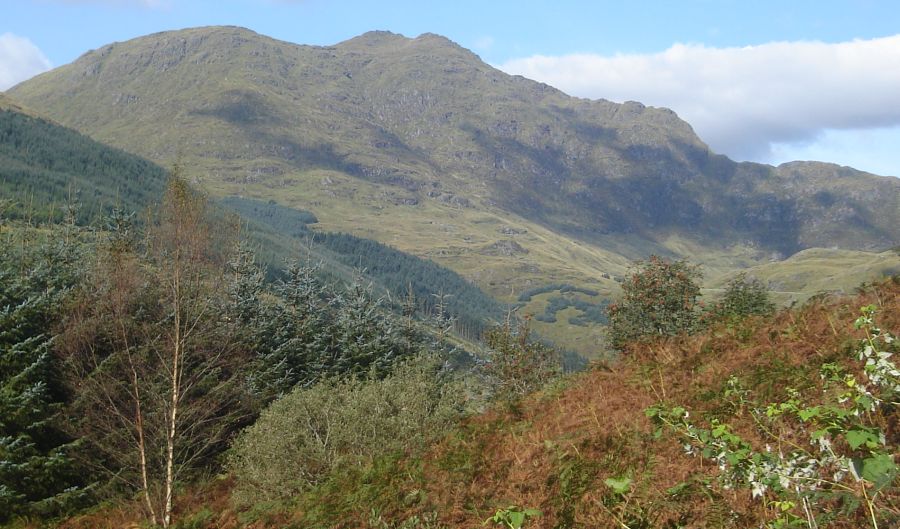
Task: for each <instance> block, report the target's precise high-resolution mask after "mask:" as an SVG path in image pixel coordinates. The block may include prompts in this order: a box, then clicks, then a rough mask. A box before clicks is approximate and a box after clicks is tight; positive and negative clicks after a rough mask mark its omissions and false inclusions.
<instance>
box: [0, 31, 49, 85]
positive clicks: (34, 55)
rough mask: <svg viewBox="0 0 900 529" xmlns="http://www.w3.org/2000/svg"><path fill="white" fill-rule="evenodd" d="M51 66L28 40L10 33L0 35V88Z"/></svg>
mask: <svg viewBox="0 0 900 529" xmlns="http://www.w3.org/2000/svg"><path fill="white" fill-rule="evenodd" d="M51 66H52V65H51V64H50V61H49V60H48V59H47V57H45V56H44V54H43V53H42V52H41V50H40V49H38V47H37V46H35V45H34V44H33V43H32V42H31V41H30V40H28V39H26V38H25V37H20V36H18V35H13V34H12V33H3V34H2V35H0V90H6V89H7V88H9V87H11V86H13V85H15V84H17V83H19V82H21V81H24V80H26V79H28V78H30V77H33V76H35V75H37V74H39V73H41V72H44V71H47V70H49V69H50V68H51Z"/></svg>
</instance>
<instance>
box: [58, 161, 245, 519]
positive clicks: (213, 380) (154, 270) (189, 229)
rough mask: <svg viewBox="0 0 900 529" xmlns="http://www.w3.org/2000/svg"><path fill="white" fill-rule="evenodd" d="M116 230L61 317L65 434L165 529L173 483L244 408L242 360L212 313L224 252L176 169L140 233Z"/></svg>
mask: <svg viewBox="0 0 900 529" xmlns="http://www.w3.org/2000/svg"><path fill="white" fill-rule="evenodd" d="M121 233H122V230H120V229H117V230H114V232H113V235H112V236H111V237H110V241H109V244H108V247H107V248H106V250H105V251H103V252H101V253H100V256H101V257H100V258H99V259H98V262H97V265H96V267H95V270H96V271H95V274H94V279H93V280H92V281H90V282H88V284H87V285H86V287H85V289H84V292H83V294H82V296H81V298H80V301H79V302H78V303H76V304H75V306H74V307H73V308H72V310H71V311H70V314H71V316H70V319H69V321H68V323H67V334H66V340H65V341H64V347H63V352H64V354H65V356H66V358H67V360H68V362H69V364H70V373H71V374H72V377H73V378H72V385H73V390H74V392H75V394H76V395H78V397H77V399H76V400H75V402H74V404H73V405H72V413H73V416H74V417H77V418H78V419H79V420H77V421H76V425H75V429H76V431H75V432H73V433H75V434H76V435H79V436H81V437H83V438H84V439H86V440H88V441H89V443H90V445H91V447H92V449H93V450H94V452H95V453H94V454H91V457H90V458H89V459H90V460H92V461H94V464H95V466H97V467H98V470H101V471H103V472H105V473H107V474H108V475H109V476H110V477H111V478H113V479H112V481H113V482H114V483H118V484H121V485H124V486H126V487H128V488H132V489H134V490H138V491H140V495H141V497H142V499H143V503H144V508H145V509H146V511H147V517H148V518H149V520H150V521H152V522H153V523H154V524H158V525H161V526H162V527H165V528H168V527H170V526H172V524H173V519H172V513H173V511H174V500H175V489H176V485H177V484H178V483H179V481H182V480H183V479H184V478H186V477H187V476H188V475H189V473H190V471H191V470H192V469H194V468H196V467H197V464H198V463H200V462H201V461H203V460H204V459H205V458H208V457H209V456H210V455H211V454H213V453H214V452H215V450H216V449H217V448H221V447H223V446H224V444H225V442H226V440H227V437H228V435H229V434H230V433H231V432H233V429H234V425H235V424H236V421H238V419H239V417H240V415H241V410H242V409H244V408H243V406H242V403H241V390H240V385H239V383H238V380H239V377H237V376H235V366H239V365H241V363H242V361H241V359H240V351H239V350H238V349H237V348H236V347H234V346H233V344H234V343H236V341H235V340H232V335H233V333H232V332H231V329H232V327H230V326H229V325H228V324H227V323H226V322H224V321H223V319H222V318H220V317H219V316H220V314H222V310H220V309H221V307H220V303H219V301H220V300H222V299H224V298H226V297H227V296H225V295H224V282H223V277H224V275H223V273H224V269H225V267H224V261H225V256H224V255H222V252H220V251H219V248H220V247H221V246H222V245H217V244H215V243H216V237H217V234H218V233H221V230H219V231H215V229H214V227H213V225H212V224H211V223H210V221H209V214H208V211H207V206H206V201H205V199H204V197H203V196H201V195H199V194H198V193H196V192H195V191H193V190H191V189H190V188H189V186H188V185H187V184H186V183H185V182H184V181H183V180H181V179H180V178H178V177H177V176H173V177H172V178H171V179H170V182H169V185H168V188H167V190H166V194H165V197H164V200H163V203H162V205H161V207H160V208H159V213H158V215H157V216H156V217H155V218H152V219H150V222H149V223H148V227H147V230H146V235H145V237H144V239H143V241H136V240H134V238H132V237H127V236H120V235H117V234H121ZM128 233H132V231H130V230H129V231H128ZM139 243H140V244H139Z"/></svg>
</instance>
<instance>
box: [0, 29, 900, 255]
mask: <svg viewBox="0 0 900 529" xmlns="http://www.w3.org/2000/svg"><path fill="white" fill-rule="evenodd" d="M9 93H10V94H11V95H12V96H13V97H15V98H17V99H20V100H21V101H23V102H24V103H25V104H27V105H31V106H33V107H35V108H37V109H38V110H40V111H42V112H46V113H47V114H48V115H50V116H51V117H53V118H54V119H58V120H60V121H61V122H62V123H64V124H66V125H69V126H73V127H75V128H77V129H79V130H82V131H84V132H87V133H88V134H90V135H92V136H93V137H96V138H98V139H101V140H103V141H108V142H110V143H111V144H114V145H116V146H119V147H122V148H126V149H128V150H130V151H132V152H136V153H140V154H142V155H145V156H148V157H150V158H151V159H155V160H158V161H165V160H170V159H173V158H175V157H177V156H179V155H181V156H184V157H185V158H187V159H190V160H194V161H196V162H197V163H198V165H199V167H198V168H197V172H198V173H199V174H202V175H204V177H205V178H207V179H208V180H210V181H211V183H212V182H215V184H216V185H218V186H224V187H227V188H232V189H233V188H235V187H238V188H247V189H250V188H252V189H254V190H255V191H257V192H260V193H262V192H263V191H262V189H268V190H270V191H269V193H270V194H275V193H277V191H276V190H278V189H282V188H290V187H294V186H295V185H296V184H299V183H300V182H297V181H296V180H295V178H296V176H295V175H296V174H297V173H304V172H309V171H312V170H326V171H334V172H337V173H340V174H343V175H347V176H349V177H352V178H353V179H354V180H359V181H363V182H366V183H370V184H375V185H376V186H377V188H378V189H379V190H382V191H383V193H384V195H383V197H382V202H383V204H384V206H385V207H396V206H406V207H407V208H416V206H417V205H418V204H420V203H422V202H424V201H435V202H447V203H451V204H456V205H458V206H459V207H461V208H466V207H476V208H499V209H501V210H504V211H506V212H508V213H513V214H517V215H521V216H522V217H525V218H527V219H529V220H532V221H535V222H538V223H540V224H542V225H545V226H547V227H550V228H552V229H554V230H557V231H562V232H565V233H567V234H569V235H571V236H574V237H577V238H581V239H585V240H587V241H591V240H594V239H595V238H596V237H597V236H601V235H604V234H629V235H633V236H639V237H644V238H648V239H651V240H658V239H659V238H660V234H662V233H667V232H673V231H674V232H678V233H685V234H690V235H691V236H692V237H694V238H698V239H700V240H703V241H705V242H708V243H710V244H727V243H731V242H733V241H747V242H749V243H752V244H755V245H758V246H760V247H762V248H765V249H767V250H772V251H777V252H780V253H782V254H791V253H794V252H796V251H798V250H801V249H803V248H808V247H813V246H831V245H837V246H841V247H846V248H854V249H883V248H886V247H888V246H891V245H894V244H897V243H900V233H898V230H897V229H896V226H897V225H898V224H900V202H898V201H900V198H898V197H900V181H898V180H895V179H886V178H877V177H874V176H872V175H869V174H866V173H863V172H860V171H856V170H853V169H850V168H840V167H837V166H833V165H830V164H821V163H804V164H787V165H784V166H781V167H778V168H773V167H770V166H766V165H760V164H753V163H735V162H732V161H731V160H729V159H728V158H726V157H724V156H719V155H715V154H714V153H712V152H710V150H709V149H708V148H707V146H706V145H705V144H704V143H703V142H702V141H701V140H700V139H699V138H698V137H697V136H696V135H695V134H694V132H693V130H692V129H691V127H690V125H688V124H687V123H685V122H684V121H682V120H680V119H679V118H678V116H676V115H675V113H674V112H672V111H670V110H668V109H662V108H648V107H645V106H643V105H641V104H640V103H634V102H629V103H625V104H616V103H611V102H608V101H603V100H600V101H589V100H584V99H577V98H572V97H569V96H567V95H565V94H563V93H562V92H560V91H558V90H556V89H554V88H552V87H549V86H547V85H544V84H540V83H536V82H533V81H529V80H527V79H524V78H522V77H518V76H509V75H506V74H504V73H503V72H500V71H499V70H496V69H494V68H492V67H490V66H488V65H487V64H485V63H484V62H482V61H481V60H480V59H479V58H478V57H477V56H476V55H474V54H473V53H471V52H469V51H468V50H465V49H464V48H461V47H460V46H458V45H456V44H454V43H453V42H451V41H449V40H447V39H446V38H444V37H440V36H438V35H433V34H425V35H422V36H420V37H418V38H415V39H408V38H405V37H402V36H399V35H395V34H391V33H387V32H372V33H366V34H365V35H362V36H360V37H357V38H354V39H351V40H348V41H346V42H342V43H340V44H338V45H336V46H331V47H317V46H299V45H295V44H290V43H287V42H281V41H277V40H273V39H271V38H268V37H265V36H262V35H258V34H256V33H253V32H252V31H249V30H246V29H241V28H234V27H210V28H198V29H189V30H182V31H173V32H166V33H157V34H153V35H149V36H146V37H141V38H138V39H134V40H130V41H128V42H124V43H116V44H110V45H108V46H104V47H103V48H101V49H99V50H95V51H91V52H88V53H86V54H85V55H83V56H82V57H81V58H79V59H78V60H77V61H75V62H74V63H72V64H69V65H65V66H62V67H60V68H57V69H55V70H52V71H50V72H47V73H45V74H42V75H40V76H38V77H36V78H34V79H32V80H29V81H26V82H25V83H22V84H20V85H19V86H16V87H14V88H13V89H12V90H10V92H9Z"/></svg>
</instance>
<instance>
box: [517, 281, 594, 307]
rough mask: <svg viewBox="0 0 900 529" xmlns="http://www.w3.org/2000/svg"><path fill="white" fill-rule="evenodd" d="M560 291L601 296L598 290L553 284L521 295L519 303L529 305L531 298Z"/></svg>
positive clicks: (565, 284)
mask: <svg viewBox="0 0 900 529" xmlns="http://www.w3.org/2000/svg"><path fill="white" fill-rule="evenodd" d="M557 290H558V291H559V293H560V294H568V293H569V292H580V293H582V294H585V295H587V296H592V297H593V296H599V295H600V293H599V292H597V291H596V290H591V289H589V288H582V287H576V286H573V285H570V284H568V283H551V284H549V285H543V286H539V287H535V288H531V289H528V290H526V291H525V292H522V293H521V294H519V301H521V302H523V303H528V302H529V301H531V298H533V297H534V296H537V295H540V294H546V293H548V292H556V291H557Z"/></svg>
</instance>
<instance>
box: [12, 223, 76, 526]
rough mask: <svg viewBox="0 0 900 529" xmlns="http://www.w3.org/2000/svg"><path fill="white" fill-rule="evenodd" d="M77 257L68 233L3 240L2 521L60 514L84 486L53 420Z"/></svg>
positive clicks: (69, 442)
mask: <svg viewBox="0 0 900 529" xmlns="http://www.w3.org/2000/svg"><path fill="white" fill-rule="evenodd" d="M76 258H77V254H75V253H74V250H73V247H72V246H71V245H67V244H65V243H64V242H63V241H53V240H51V241H48V242H43V243H38V242H34V241H33V242H31V243H30V244H26V245H24V246H21V245H19V244H14V243H13V241H12V240H10V239H9V238H7V239H6V240H5V241H4V244H3V245H2V248H0V523H2V522H3V521H5V520H6V519H8V518H9V517H10V516H15V515H25V516H27V515H44V516H46V515H54V514H58V513H59V512H61V511H63V510H65V509H67V508H71V507H72V506H73V505H74V503H75V502H77V501H78V500H79V499H80V497H81V495H82V494H83V491H82V490H80V488H79V486H80V485H82V484H83V479H82V477H81V476H80V475H79V474H78V471H77V470H76V467H75V465H74V463H73V462H72V459H71V458H70V454H69V453H70V451H71V448H72V439H70V438H68V437H67V436H66V435H65V434H63V433H62V432H61V431H60V429H59V428H58V427H57V425H56V416H57V414H58V411H59V410H60V407H61V406H62V403H63V400H64V395H63V394H62V393H61V391H60V387H61V384H60V383H59V378H60V375H59V371H58V366H57V361H56V359H55V357H54V355H53V351H52V349H53V343H54V338H55V337H54V335H53V331H52V329H53V327H54V326H55V325H56V324H57V321H58V318H59V314H60V308H61V307H60V305H61V303H62V302H63V300H64V299H65V297H66V294H67V292H68V289H69V288H70V287H71V285H72V284H73V283H74V282H75V259H76Z"/></svg>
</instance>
